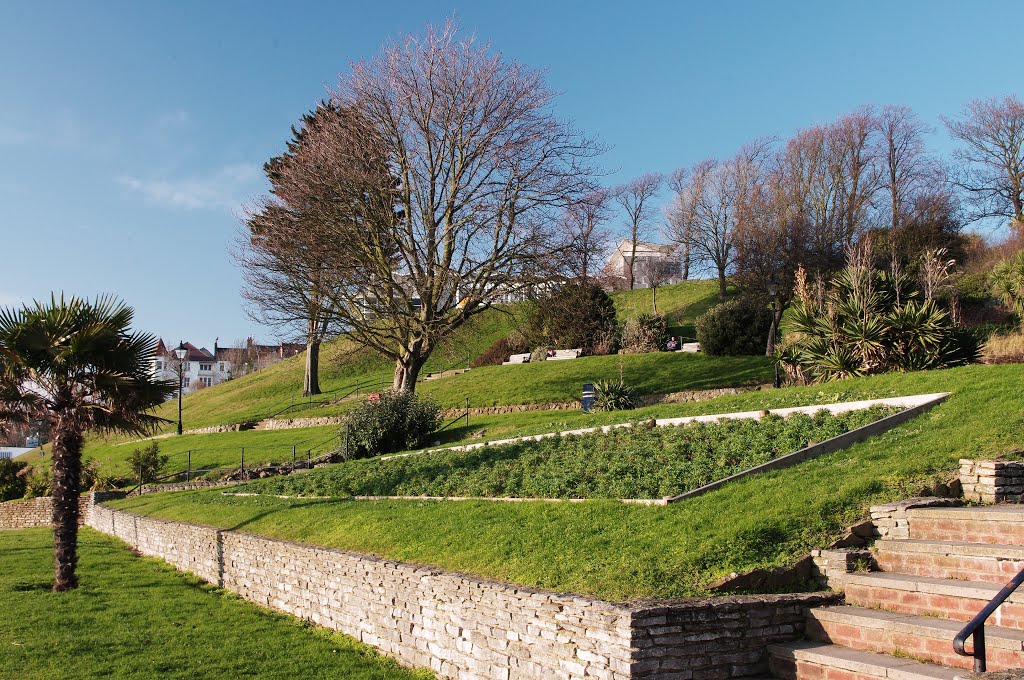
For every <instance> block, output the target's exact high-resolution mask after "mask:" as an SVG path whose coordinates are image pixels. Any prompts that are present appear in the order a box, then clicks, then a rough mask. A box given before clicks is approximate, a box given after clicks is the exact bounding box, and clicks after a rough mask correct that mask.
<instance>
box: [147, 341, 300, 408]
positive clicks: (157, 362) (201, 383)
mask: <svg viewBox="0 0 1024 680" xmlns="http://www.w3.org/2000/svg"><path fill="white" fill-rule="evenodd" d="M183 344H184V345H185V349H186V350H187V353H186V355H185V358H184V359H182V361H181V366H182V368H181V382H182V388H183V389H182V391H183V392H184V393H185V394H188V393H189V392H194V391H195V390H197V389H202V387H211V386H213V385H216V384H218V383H222V382H224V381H225V380H230V379H232V378H237V377H241V376H243V375H245V374H247V373H251V372H253V371H259V370H262V369H264V368H267V367H268V366H273V365H274V364H276V363H277V362H279V361H282V360H284V359H287V358H289V357H293V356H295V355H296V354H299V353H300V352H302V351H304V350H305V349H306V346H305V345H303V344H298V343H286V342H282V343H278V344H276V345H261V344H259V343H257V342H256V341H255V340H254V339H253V338H252V337H249V338H247V339H246V342H245V345H244V346H243V347H221V346H219V344H218V340H214V341H213V351H212V352H211V351H210V350H208V349H206V348H205V347H196V346H195V345H193V344H192V343H191V342H186V343H183ZM176 347H177V345H172V346H168V345H166V344H165V343H164V341H163V339H162V338H161V339H160V340H158V341H157V345H156V353H155V356H154V358H153V375H154V376H156V377H158V378H162V379H164V380H170V381H172V382H177V381H178V358H177V357H176V356H175V354H174V349H175V348H176Z"/></svg>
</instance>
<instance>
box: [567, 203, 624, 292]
mask: <svg viewBox="0 0 1024 680" xmlns="http://www.w3.org/2000/svg"><path fill="white" fill-rule="evenodd" d="M610 202H611V194H610V193H609V192H608V191H607V190H606V189H598V190H597V191H593V192H591V193H589V194H587V195H586V196H584V197H583V198H581V199H580V200H578V201H575V202H574V203H572V204H571V205H569V206H568V207H567V208H566V209H565V214H564V218H563V221H564V225H565V236H566V244H565V247H564V252H565V264H566V269H567V270H568V273H569V274H571V275H572V276H574V277H576V278H579V279H584V280H586V279H589V278H591V277H592V276H594V275H595V271H599V270H600V267H601V266H602V265H603V264H604V262H605V259H606V257H607V255H608V250H609V246H610V245H611V239H612V234H611V231H610V230H609V229H608V228H607V226H606V225H607V221H608V218H609V217H610V213H611V206H610V205H609V204H610Z"/></svg>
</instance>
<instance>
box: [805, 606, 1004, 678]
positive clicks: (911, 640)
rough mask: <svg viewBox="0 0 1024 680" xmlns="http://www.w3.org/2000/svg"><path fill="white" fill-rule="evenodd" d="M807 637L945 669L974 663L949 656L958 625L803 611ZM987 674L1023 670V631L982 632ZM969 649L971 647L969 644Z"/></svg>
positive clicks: (882, 614) (869, 613)
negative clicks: (805, 617) (892, 655)
mask: <svg viewBox="0 0 1024 680" xmlns="http://www.w3.org/2000/svg"><path fill="white" fill-rule="evenodd" d="M807 619H808V620H807V636H808V637H809V638H810V639H812V640H817V641H819V642H831V643H832V644H835V645H841V646H843V647H849V648H851V649H860V650H865V651H871V652H879V653H883V654H900V655H902V656H904V657H909V658H913V659H917V660H919V661H926V662H929V663H934V664H939V665H942V666H949V667H952V668H971V667H972V665H973V663H974V659H973V658H971V657H967V656H960V655H959V654H957V653H956V652H954V651H953V638H954V636H956V634H957V633H958V632H960V629H961V628H963V625H964V622H963V621H950V620H948V619H937V618H935V617H931V616H917V615H913V614H902V613H898V612H888V611H883V610H880V609H864V608H862V607H853V606H845V607H843V606H838V607H819V608H817V609H812V610H811V611H810V612H808V617H807ZM985 640H986V642H987V643H988V649H987V659H988V667H989V670H1005V669H1008V668H1020V667H1024V631H1020V630H1012V629H1008V628H1000V627H998V626H986V627H985ZM968 648H970V644H968Z"/></svg>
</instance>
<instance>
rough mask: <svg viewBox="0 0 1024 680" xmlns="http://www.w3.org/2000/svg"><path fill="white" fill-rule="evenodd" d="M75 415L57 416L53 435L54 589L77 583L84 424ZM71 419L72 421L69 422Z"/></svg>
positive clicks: (61, 590) (75, 586)
mask: <svg viewBox="0 0 1024 680" xmlns="http://www.w3.org/2000/svg"><path fill="white" fill-rule="evenodd" d="M75 420H76V419H75V418H74V417H73V416H68V415H63V416H60V417H58V418H57V424H56V428H55V436H54V438H53V592H55V593H61V592H65V591H67V590H72V589H74V588H77V587H78V577H77V576H76V575H75V568H76V567H77V566H78V497H79V484H80V482H81V471H82V440H83V435H82V428H81V427H79V426H78V424H77V422H75ZM69 421H71V422H69Z"/></svg>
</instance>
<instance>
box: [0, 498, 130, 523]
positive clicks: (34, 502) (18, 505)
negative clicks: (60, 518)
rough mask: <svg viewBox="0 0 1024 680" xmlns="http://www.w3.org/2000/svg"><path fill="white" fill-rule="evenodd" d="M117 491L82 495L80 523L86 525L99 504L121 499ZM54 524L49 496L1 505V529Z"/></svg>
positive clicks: (79, 511) (51, 502) (80, 499)
mask: <svg viewBox="0 0 1024 680" xmlns="http://www.w3.org/2000/svg"><path fill="white" fill-rule="evenodd" d="M122 496H124V494H123V493H120V492H117V491H96V492H93V493H89V494H82V496H81V498H79V500H78V523H79V524H84V523H85V522H86V521H87V519H88V516H89V513H90V512H92V509H93V508H94V507H95V504H96V503H97V502H102V501H105V500H110V499H112V498H120V497H122ZM52 522H53V499H52V498H50V497H49V496H40V497H38V498H26V499H24V500H17V501H7V502H5V503H0V529H34V528H37V527H48V526H51V524H52Z"/></svg>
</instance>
